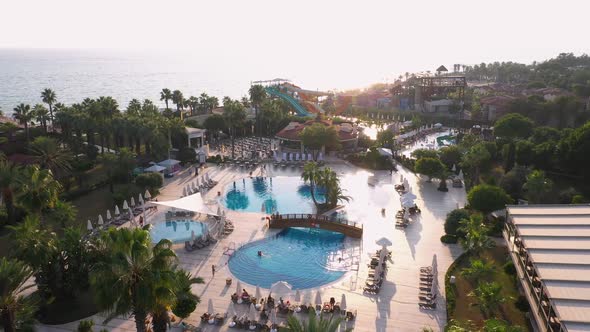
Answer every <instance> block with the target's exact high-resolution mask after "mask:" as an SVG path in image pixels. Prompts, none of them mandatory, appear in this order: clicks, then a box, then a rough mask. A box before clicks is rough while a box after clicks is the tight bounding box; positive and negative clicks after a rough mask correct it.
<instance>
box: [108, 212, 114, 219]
mask: <svg viewBox="0 0 590 332" xmlns="http://www.w3.org/2000/svg"><path fill="white" fill-rule="evenodd" d="M111 219H113V217H111V210H107V220H111Z"/></svg>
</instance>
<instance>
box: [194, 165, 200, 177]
mask: <svg viewBox="0 0 590 332" xmlns="http://www.w3.org/2000/svg"><path fill="white" fill-rule="evenodd" d="M195 176H199V166H195Z"/></svg>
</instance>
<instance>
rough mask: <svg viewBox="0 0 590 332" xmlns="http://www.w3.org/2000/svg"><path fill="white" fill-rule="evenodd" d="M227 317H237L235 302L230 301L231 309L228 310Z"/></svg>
mask: <svg viewBox="0 0 590 332" xmlns="http://www.w3.org/2000/svg"><path fill="white" fill-rule="evenodd" d="M227 315H228V316H229V317H233V316H235V315H237V313H236V307H235V306H234V301H229V308H227Z"/></svg>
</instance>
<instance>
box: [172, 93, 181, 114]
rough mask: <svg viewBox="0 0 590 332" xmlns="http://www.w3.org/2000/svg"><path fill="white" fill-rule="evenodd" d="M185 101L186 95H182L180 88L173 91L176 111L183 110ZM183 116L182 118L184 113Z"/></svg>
mask: <svg viewBox="0 0 590 332" xmlns="http://www.w3.org/2000/svg"><path fill="white" fill-rule="evenodd" d="M183 101H184V96H183V95H182V92H180V90H174V91H172V102H173V103H174V104H176V111H178V112H180V111H181V110H182V106H183V104H182V102H183ZM181 118H182V113H181Z"/></svg>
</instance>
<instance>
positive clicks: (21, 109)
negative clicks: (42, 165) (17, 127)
mask: <svg viewBox="0 0 590 332" xmlns="http://www.w3.org/2000/svg"><path fill="white" fill-rule="evenodd" d="M13 116H14V118H15V119H17V120H18V122H19V123H20V124H22V125H23V126H25V133H26V135H27V142H29V123H31V120H33V117H34V114H33V112H31V105H28V104H26V105H25V104H23V103H20V104H19V105H17V106H16V107H15V108H14V113H13Z"/></svg>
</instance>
